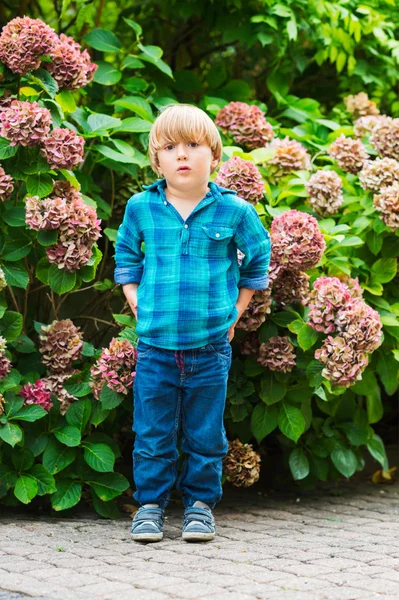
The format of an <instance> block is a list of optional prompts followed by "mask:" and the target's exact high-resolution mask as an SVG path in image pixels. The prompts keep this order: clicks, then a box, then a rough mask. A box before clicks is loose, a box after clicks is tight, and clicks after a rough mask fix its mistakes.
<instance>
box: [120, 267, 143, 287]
mask: <svg viewBox="0 0 399 600" xmlns="http://www.w3.org/2000/svg"><path fill="white" fill-rule="evenodd" d="M142 275H143V267H137V268H134V267H117V268H116V269H115V271H114V280H115V283H120V284H122V285H125V284H126V283H140V281H141V277H142Z"/></svg>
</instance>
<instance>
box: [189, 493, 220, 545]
mask: <svg viewBox="0 0 399 600" xmlns="http://www.w3.org/2000/svg"><path fill="white" fill-rule="evenodd" d="M205 507H207V508H205ZM215 535H216V525H215V521H214V518H213V515H212V511H211V509H210V507H209V506H208V505H207V504H205V502H200V501H199V500H197V501H196V502H194V504H193V506H191V507H190V508H186V510H185V511H184V522H183V531H182V538H183V539H184V540H187V541H188V542H204V541H207V540H213V538H214V537H215Z"/></svg>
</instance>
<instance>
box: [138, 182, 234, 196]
mask: <svg viewBox="0 0 399 600" xmlns="http://www.w3.org/2000/svg"><path fill="white" fill-rule="evenodd" d="M142 187H143V189H144V190H155V189H157V190H158V191H159V193H160V194H161V196H162V195H163V194H164V189H165V187H166V179H165V178H163V179H158V180H157V181H154V183H151V184H150V185H143V186H142ZM208 187H209V190H210V191H209V192H207V194H206V196H205V198H207V197H208V196H211V195H212V196H214V197H215V199H217V198H218V197H219V198H221V197H222V194H237V192H236V191H235V190H229V189H227V188H224V187H221V186H220V185H218V184H217V183H215V182H214V181H209V182H208Z"/></svg>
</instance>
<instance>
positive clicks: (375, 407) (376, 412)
mask: <svg viewBox="0 0 399 600" xmlns="http://www.w3.org/2000/svg"><path fill="white" fill-rule="evenodd" d="M366 406H367V417H368V421H369V423H377V421H379V420H380V419H381V418H382V415H383V414H384V407H383V405H382V401H381V392H380V389H379V387H378V386H377V388H376V389H375V390H373V391H371V390H370V392H369V393H368V394H367V395H366Z"/></svg>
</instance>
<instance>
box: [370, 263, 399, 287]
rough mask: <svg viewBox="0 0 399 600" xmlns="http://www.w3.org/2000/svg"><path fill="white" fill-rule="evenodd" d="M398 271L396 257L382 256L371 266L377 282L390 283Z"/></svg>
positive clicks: (374, 279)
mask: <svg viewBox="0 0 399 600" xmlns="http://www.w3.org/2000/svg"><path fill="white" fill-rule="evenodd" d="M396 271H397V259H396V258H380V259H379V260H377V261H376V262H375V263H374V264H373V266H372V267H371V273H372V275H371V278H372V281H373V282H376V283H388V281H391V280H392V279H393V278H394V277H395V275H396Z"/></svg>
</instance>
